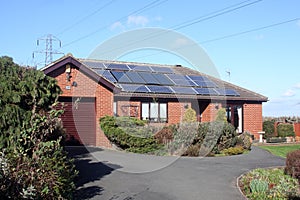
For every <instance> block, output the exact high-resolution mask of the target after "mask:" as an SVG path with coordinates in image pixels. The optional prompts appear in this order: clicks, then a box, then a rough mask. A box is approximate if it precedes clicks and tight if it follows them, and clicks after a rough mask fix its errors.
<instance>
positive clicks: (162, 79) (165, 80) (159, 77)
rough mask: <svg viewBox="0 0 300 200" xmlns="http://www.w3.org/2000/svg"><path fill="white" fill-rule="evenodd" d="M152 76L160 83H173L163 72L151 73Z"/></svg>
mask: <svg viewBox="0 0 300 200" xmlns="http://www.w3.org/2000/svg"><path fill="white" fill-rule="evenodd" d="M152 76H153V77H154V78H155V79H156V80H158V82H159V83H160V84H162V85H174V83H173V82H172V81H171V80H170V79H169V78H168V77H167V76H166V75H164V74H156V73H153V74H152Z"/></svg>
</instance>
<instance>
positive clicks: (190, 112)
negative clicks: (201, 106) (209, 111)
mask: <svg viewBox="0 0 300 200" xmlns="http://www.w3.org/2000/svg"><path fill="white" fill-rule="evenodd" d="M182 121H183V122H196V121H197V116H196V111H195V110H194V109H192V108H188V109H186V111H185V112H184V115H183V119H182Z"/></svg>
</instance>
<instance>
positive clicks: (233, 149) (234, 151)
mask: <svg viewBox="0 0 300 200" xmlns="http://www.w3.org/2000/svg"><path fill="white" fill-rule="evenodd" d="M221 153H223V154H225V155H227V156H232V155H238V154H242V153H244V148H243V147H242V146H236V147H230V148H228V149H224V150H223V151H221Z"/></svg>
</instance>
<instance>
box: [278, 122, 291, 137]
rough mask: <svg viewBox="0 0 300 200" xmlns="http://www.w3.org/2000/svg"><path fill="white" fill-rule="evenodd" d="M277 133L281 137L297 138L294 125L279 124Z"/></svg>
mask: <svg viewBox="0 0 300 200" xmlns="http://www.w3.org/2000/svg"><path fill="white" fill-rule="evenodd" d="M277 132H278V136H279V137H289V136H292V137H295V132H294V126H293V124H279V125H278V126H277Z"/></svg>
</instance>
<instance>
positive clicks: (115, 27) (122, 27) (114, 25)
mask: <svg viewBox="0 0 300 200" xmlns="http://www.w3.org/2000/svg"><path fill="white" fill-rule="evenodd" d="M124 28H125V27H124V25H123V24H122V23H121V22H119V21H118V22H115V23H113V24H112V25H111V26H110V30H115V29H124Z"/></svg>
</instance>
